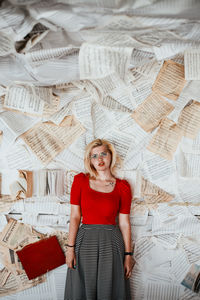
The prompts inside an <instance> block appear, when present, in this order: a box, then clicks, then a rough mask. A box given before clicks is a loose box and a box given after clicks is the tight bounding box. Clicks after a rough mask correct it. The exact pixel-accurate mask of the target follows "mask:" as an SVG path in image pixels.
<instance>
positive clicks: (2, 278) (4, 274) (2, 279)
mask: <svg viewBox="0 0 200 300" xmlns="http://www.w3.org/2000/svg"><path fill="white" fill-rule="evenodd" d="M9 276H10V271H8V269H6V268H3V269H2V270H1V271H0V288H2V287H3V286H4V284H5V283H6V281H7V279H8V277H9Z"/></svg>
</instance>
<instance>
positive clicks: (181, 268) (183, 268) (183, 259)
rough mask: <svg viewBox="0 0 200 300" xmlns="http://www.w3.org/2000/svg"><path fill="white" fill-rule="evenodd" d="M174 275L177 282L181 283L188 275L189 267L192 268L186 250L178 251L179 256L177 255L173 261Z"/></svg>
mask: <svg viewBox="0 0 200 300" xmlns="http://www.w3.org/2000/svg"><path fill="white" fill-rule="evenodd" d="M171 265H172V269H171V271H172V273H173V275H174V276H175V278H176V280H177V281H178V282H179V283H181V281H182V280H183V278H184V277H185V274H186V273H187V271H188V269H189V267H190V262H189V260H188V257H187V254H186V252H185V251H184V250H182V249H180V250H179V251H178V255H176V256H175V257H174V258H173V259H172V261H171Z"/></svg>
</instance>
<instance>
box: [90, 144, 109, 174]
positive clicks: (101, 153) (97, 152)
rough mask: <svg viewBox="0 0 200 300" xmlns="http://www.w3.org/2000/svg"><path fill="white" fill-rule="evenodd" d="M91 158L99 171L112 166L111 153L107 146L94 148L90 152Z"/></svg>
mask: <svg viewBox="0 0 200 300" xmlns="http://www.w3.org/2000/svg"><path fill="white" fill-rule="evenodd" d="M90 160H91V164H92V165H93V166H94V168H95V169H96V170H97V172H98V171H105V170H106V169H108V168H110V163H111V154H110V152H109V151H108V150H107V147H106V146H104V145H102V146H97V147H95V148H92V150H91V153H90Z"/></svg>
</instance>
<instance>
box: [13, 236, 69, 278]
mask: <svg viewBox="0 0 200 300" xmlns="http://www.w3.org/2000/svg"><path fill="white" fill-rule="evenodd" d="M16 253H17V255H18V257H19V259H20V261H21V263H22V266H23V267H24V270H25V272H26V274H27V276H28V279H33V278H36V277H38V276H40V275H42V274H44V273H46V272H48V271H50V270H52V269H55V268H57V267H59V266H61V265H63V264H64V263H65V255H64V253H63V251H62V248H61V247H60V244H59V242H58V240H57V237H56V236H55V235H54V236H52V237H50V238H47V239H42V240H40V241H38V242H35V243H32V244H29V245H27V246H25V247H24V248H23V249H22V250H19V251H16Z"/></svg>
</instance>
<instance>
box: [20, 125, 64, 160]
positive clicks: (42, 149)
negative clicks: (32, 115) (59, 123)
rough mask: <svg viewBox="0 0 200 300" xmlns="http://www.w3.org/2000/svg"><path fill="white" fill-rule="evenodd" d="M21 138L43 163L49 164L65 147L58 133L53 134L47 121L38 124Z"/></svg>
mask: <svg viewBox="0 0 200 300" xmlns="http://www.w3.org/2000/svg"><path fill="white" fill-rule="evenodd" d="M21 138H22V139H23V140H24V141H25V143H26V144H27V145H28V146H29V147H30V149H31V150H32V151H33V153H34V154H35V155H36V156H37V157H38V158H39V160H40V161H41V162H42V163H43V164H48V163H49V162H50V161H51V160H52V159H53V158H54V157H55V156H56V155H57V154H58V153H59V152H61V151H62V150H63V149H64V147H65V145H64V143H63V142H62V141H61V140H60V139H59V138H58V137H57V136H56V135H52V132H50V131H49V126H48V127H47V126H46V124H45V123H39V124H36V125H35V126H33V127H32V128H31V129H29V130H28V131H26V132H25V133H24V134H22V135H21Z"/></svg>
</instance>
